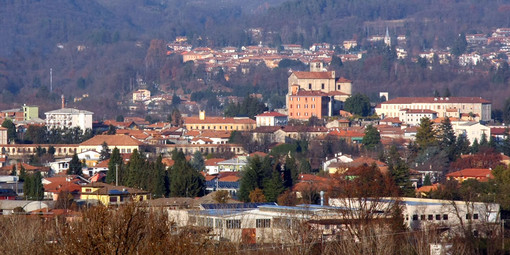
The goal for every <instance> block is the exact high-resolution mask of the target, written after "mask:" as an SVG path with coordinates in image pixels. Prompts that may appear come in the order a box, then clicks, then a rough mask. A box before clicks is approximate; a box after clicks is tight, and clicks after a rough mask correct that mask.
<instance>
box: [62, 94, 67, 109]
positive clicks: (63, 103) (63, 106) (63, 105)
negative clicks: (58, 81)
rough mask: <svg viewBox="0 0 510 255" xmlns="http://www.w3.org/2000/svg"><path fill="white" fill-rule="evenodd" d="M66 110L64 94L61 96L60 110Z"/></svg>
mask: <svg viewBox="0 0 510 255" xmlns="http://www.w3.org/2000/svg"><path fill="white" fill-rule="evenodd" d="M64 108H66V100H65V98H64V94H62V109H64Z"/></svg>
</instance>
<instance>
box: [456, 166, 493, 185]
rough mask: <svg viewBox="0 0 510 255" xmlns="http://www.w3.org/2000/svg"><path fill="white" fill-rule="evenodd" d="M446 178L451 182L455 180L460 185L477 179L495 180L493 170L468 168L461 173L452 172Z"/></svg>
mask: <svg viewBox="0 0 510 255" xmlns="http://www.w3.org/2000/svg"><path fill="white" fill-rule="evenodd" d="M446 178H447V179H449V180H451V179H454V180H456V181H458V182H459V183H461V182H463V181H465V180H468V179H475V180H478V181H487V180H489V179H492V178H494V176H493V175H492V170H491V169H485V168H467V169H463V170H460V171H456V172H452V173H449V174H447V175H446Z"/></svg>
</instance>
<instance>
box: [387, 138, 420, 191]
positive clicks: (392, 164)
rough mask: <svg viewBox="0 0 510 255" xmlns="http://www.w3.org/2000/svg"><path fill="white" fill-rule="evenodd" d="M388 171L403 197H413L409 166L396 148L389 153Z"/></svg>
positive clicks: (392, 148)
mask: <svg viewBox="0 0 510 255" xmlns="http://www.w3.org/2000/svg"><path fill="white" fill-rule="evenodd" d="M388 170H389V172H390V175H391V177H392V179H393V181H394V182H395V184H396V185H397V186H398V187H400V191H401V194H402V195H403V196H408V197H413V196H414V187H413V186H412V183H411V180H410V173H409V166H408V165H407V164H406V163H405V162H404V160H402V158H401V157H400V153H399V152H398V150H397V148H396V147H395V146H391V148H390V151H389V152H388Z"/></svg>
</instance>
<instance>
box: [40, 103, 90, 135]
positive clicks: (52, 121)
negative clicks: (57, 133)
mask: <svg viewBox="0 0 510 255" xmlns="http://www.w3.org/2000/svg"><path fill="white" fill-rule="evenodd" d="M44 114H45V115H46V127H47V128H48V129H52V128H74V127H79V128H81V130H83V131H85V130H86V129H92V115H93V114H94V113H93V112H89V111H84V110H78V109H73V108H62V109H58V110H54V111H49V112H45V113H44Z"/></svg>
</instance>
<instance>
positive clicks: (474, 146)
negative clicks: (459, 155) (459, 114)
mask: <svg viewBox="0 0 510 255" xmlns="http://www.w3.org/2000/svg"><path fill="white" fill-rule="evenodd" d="M479 150H480V144H478V139H477V138H475V141H474V142H473V144H472V145H471V153H473V154H475V153H477V152H478V151H479Z"/></svg>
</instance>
